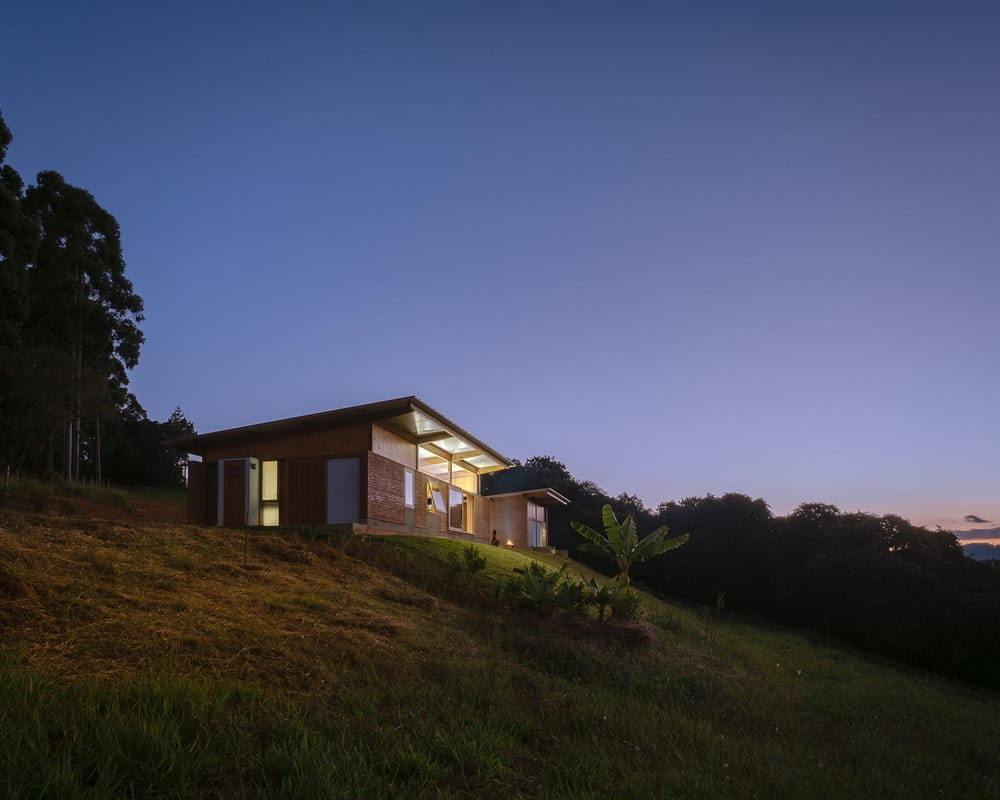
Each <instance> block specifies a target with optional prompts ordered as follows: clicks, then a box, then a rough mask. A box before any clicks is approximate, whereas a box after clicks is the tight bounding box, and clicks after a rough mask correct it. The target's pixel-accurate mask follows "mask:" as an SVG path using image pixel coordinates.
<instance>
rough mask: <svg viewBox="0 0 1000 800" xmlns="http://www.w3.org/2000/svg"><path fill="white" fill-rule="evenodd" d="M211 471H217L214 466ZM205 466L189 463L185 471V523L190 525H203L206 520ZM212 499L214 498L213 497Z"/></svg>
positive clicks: (200, 463) (199, 463)
mask: <svg viewBox="0 0 1000 800" xmlns="http://www.w3.org/2000/svg"><path fill="white" fill-rule="evenodd" d="M211 467H212V469H217V467H216V465H215V464H212V465H211ZM205 472H206V470H205V465H204V464H203V463H202V462H200V461H189V462H188V471H187V487H188V488H187V521H188V522H190V523H191V524H192V525H204V524H205V522H206V518H207V510H206V508H205V504H206V502H207V500H206V498H205V491H206V489H207V486H206V481H205ZM213 499H214V497H213Z"/></svg>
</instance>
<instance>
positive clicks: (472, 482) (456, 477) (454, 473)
mask: <svg viewBox="0 0 1000 800" xmlns="http://www.w3.org/2000/svg"><path fill="white" fill-rule="evenodd" d="M478 477H479V476H478V475H476V473H475V472H472V471H471V470H468V469H465V467H461V466H459V465H458V464H452V465H451V482H452V483H453V484H454V485H455V486H457V487H458V488H459V489H464V490H465V491H467V492H475V491H476V490H477V489H478V488H479V487H478V486H476V478H478Z"/></svg>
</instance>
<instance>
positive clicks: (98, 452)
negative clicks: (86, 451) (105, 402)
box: [95, 409, 102, 486]
mask: <svg viewBox="0 0 1000 800" xmlns="http://www.w3.org/2000/svg"><path fill="white" fill-rule="evenodd" d="M96 425H97V448H96V449H97V463H96V465H95V466H96V469H97V485H98V486H100V485H101V478H102V476H101V410H100V409H97V418H96Z"/></svg>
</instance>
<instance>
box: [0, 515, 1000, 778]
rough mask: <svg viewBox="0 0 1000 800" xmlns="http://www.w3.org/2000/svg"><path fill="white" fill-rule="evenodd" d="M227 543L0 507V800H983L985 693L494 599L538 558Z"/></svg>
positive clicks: (437, 547)
mask: <svg viewBox="0 0 1000 800" xmlns="http://www.w3.org/2000/svg"><path fill="white" fill-rule="evenodd" d="M324 538H325V539H328V540H323V539H324ZM242 544H243V536H242V533H237V532H231V531H222V530H218V529H205V528H192V527H187V526H179V525H166V524H164V525H153V524H139V523H134V524H130V523H125V522H121V523H113V522H101V523H89V522H87V521H86V520H79V521H72V520H65V519H50V520H47V521H46V520H40V519H37V518H30V517H21V516H18V515H17V514H15V513H11V512H5V513H2V514H0V630H3V631H4V632H5V633H4V639H3V642H4V648H5V649H6V652H7V656H6V659H5V660H0V742H3V747H0V795H3V796H7V797H13V798H17V797H25V798H27V797H59V798H102V797H114V796H122V797H130V796H134V797H140V796H141V797H153V798H156V797H221V796H225V797H344V798H357V797H365V798H369V797H371V798H383V797H384V798H396V797H430V798H478V797H486V798H493V797H495V798H518V797H524V798H527V797H540V798H607V797H629V798H632V797H637V798H675V797H676V798H716V797H740V798H742V797H761V798H770V797H810V798H813V797H815V798H842V797H851V796H853V797H860V798H867V797H873V798H875V797H877V798H913V797H946V798H948V797H953V798H971V797H976V798H990V797H1000V744H998V743H1000V698H998V697H997V695H995V694H993V693H990V692H987V691H984V690H978V689H972V688H969V687H967V686H964V685H961V684H957V683H954V682H949V681H945V680H940V679H937V678H935V677H933V676H930V675H927V674H925V673H920V672H917V671H914V670H908V669H903V668H900V667H897V666H895V665H893V664H891V663H888V662H886V661H883V660H879V659H873V658H870V657H866V656H863V655H860V654H858V653H856V652H853V651H852V650H850V649H849V648H846V647H843V646H841V645H839V644H836V643H834V642H832V641H830V640H826V639H824V638H822V637H818V636H814V635H803V634H800V633H797V632H795V631H791V630H788V629H783V628H780V627H777V626H774V625H766V624H762V623H758V622H757V621H755V620H748V619H741V618H736V617H730V616H728V615H726V614H722V616H721V618H717V617H716V615H715V614H714V610H713V612H702V611H701V610H699V609H691V608H685V607H682V606H679V605H675V604H672V603H670V602H666V601H663V600H658V599H655V598H652V597H647V598H646V599H645V613H646V623H645V624H646V625H647V626H648V631H650V632H651V636H643V637H638V638H637V637H633V636H630V635H628V634H629V629H627V628H625V629H617V628H616V627H615V626H602V625H600V624H598V623H597V622H596V620H593V619H587V620H581V619H578V618H572V617H560V616H556V617H554V618H551V619H539V618H536V617H533V616H530V615H526V614H522V613H517V612H515V611H513V610H511V609H508V608H505V607H504V605H503V603H502V602H501V601H500V599H499V597H498V595H497V592H496V586H497V585H498V584H499V583H500V582H502V581H503V580H504V579H505V578H506V577H508V576H509V575H511V574H512V572H513V570H514V569H515V568H518V567H523V566H524V565H526V564H527V563H530V561H531V560H537V561H539V562H541V563H546V564H548V565H551V566H558V565H560V564H561V563H563V560H562V559H560V558H558V557H556V556H552V555H549V554H545V555H542V554H528V553H523V552H519V551H511V550H507V549H504V548H491V547H489V546H479V550H480V552H482V554H483V555H484V556H485V557H486V559H487V566H486V568H485V569H483V570H482V571H481V572H479V573H476V574H475V575H474V576H471V577H470V576H468V575H465V574H462V573H461V572H456V571H455V570H454V569H453V568H451V567H450V566H449V557H450V554H454V555H455V556H458V557H459V558H460V557H461V552H462V549H463V548H464V547H466V546H467V545H466V544H465V543H463V542H458V541H452V540H447V539H419V538H408V537H393V538H376V537H366V538H363V539H361V538H353V537H337V536H334V537H319V538H316V537H313V538H310V537H309V536H302V535H300V534H299V533H296V532H286V531H276V532H272V531H266V532H264V531H254V532H253V533H251V535H250V553H249V568H247V569H244V568H243V566H242ZM569 571H570V573H571V574H572V575H573V576H574V577H576V573H577V572H578V571H579V572H580V573H581V574H583V575H587V576H589V575H590V572H589V571H588V570H586V569H585V568H582V567H578V566H577V565H575V564H573V565H571V567H570V570H569Z"/></svg>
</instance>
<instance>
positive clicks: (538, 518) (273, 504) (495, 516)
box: [170, 397, 569, 547]
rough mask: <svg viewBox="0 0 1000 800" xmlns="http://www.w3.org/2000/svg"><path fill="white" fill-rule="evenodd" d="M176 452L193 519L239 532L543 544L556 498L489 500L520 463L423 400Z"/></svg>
mask: <svg viewBox="0 0 1000 800" xmlns="http://www.w3.org/2000/svg"><path fill="white" fill-rule="evenodd" d="M170 444H171V445H172V446H173V447H175V448H177V449H178V450H181V451H183V452H185V453H188V454H194V455H197V456H200V457H201V461H200V462H199V461H194V460H189V463H188V519H189V521H190V522H192V523H196V524H204V525H223V526H227V527H244V526H256V525H264V526H268V525H324V526H336V527H339V528H349V529H350V530H353V531H354V532H357V533H380V534H400V533H403V534H405V533H410V534H421V535H438V536H450V537H453V538H464V539H468V540H470V541H472V540H476V539H478V540H482V541H489V540H490V539H491V537H492V535H493V532H494V531H496V533H497V537H498V538H499V539H500V541H501V543H503V544H511V545H513V546H516V547H546V546H547V545H548V509H549V508H550V507H552V506H558V505H565V504H567V503H568V502H569V501H568V500H567V499H566V498H565V497H563V496H562V495H560V494H559V493H558V492H555V491H553V490H552V489H532V490H530V491H523V492H507V493H504V494H498V495H496V496H490V495H489V494H484V493H483V492H482V491H481V489H482V487H481V484H480V479H481V477H482V476H484V475H486V474H489V473H492V472H496V471H498V470H503V469H507V468H508V467H510V466H512V465H513V462H511V461H510V460H508V459H507V458H505V457H504V456H502V455H501V454H500V453H498V452H497V451H496V450H494V449H493V448H491V447H490V446H488V445H487V444H485V443H484V442H482V441H480V440H479V439H477V438H476V437H474V436H472V435H471V434H470V433H468V432H466V431H465V430H463V429H462V428H461V427H459V426H458V425H456V424H455V423H454V422H452V421H451V420H449V419H447V418H446V417H444V416H443V415H442V414H440V413H439V412H437V411H435V410H434V409H433V408H431V407H430V406H428V405H427V404H426V403H424V402H422V401H421V400H419V399H418V398H416V397H401V398H398V399H396V400H385V401H383V402H379V403H369V404H367V405H361V406H352V407H350V408H341V409H337V410H334V411H325V412H322V413H319V414H309V415H306V416H303V417H292V418H290V419H282V420H276V421H274V422H262V423H260V424H257V425H248V426H246V427H243V428H232V429H229V430H222V431H215V432H213V433H204V434H201V435H198V436H191V437H187V438H183V439H175V440H172V441H171V442H170Z"/></svg>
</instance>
